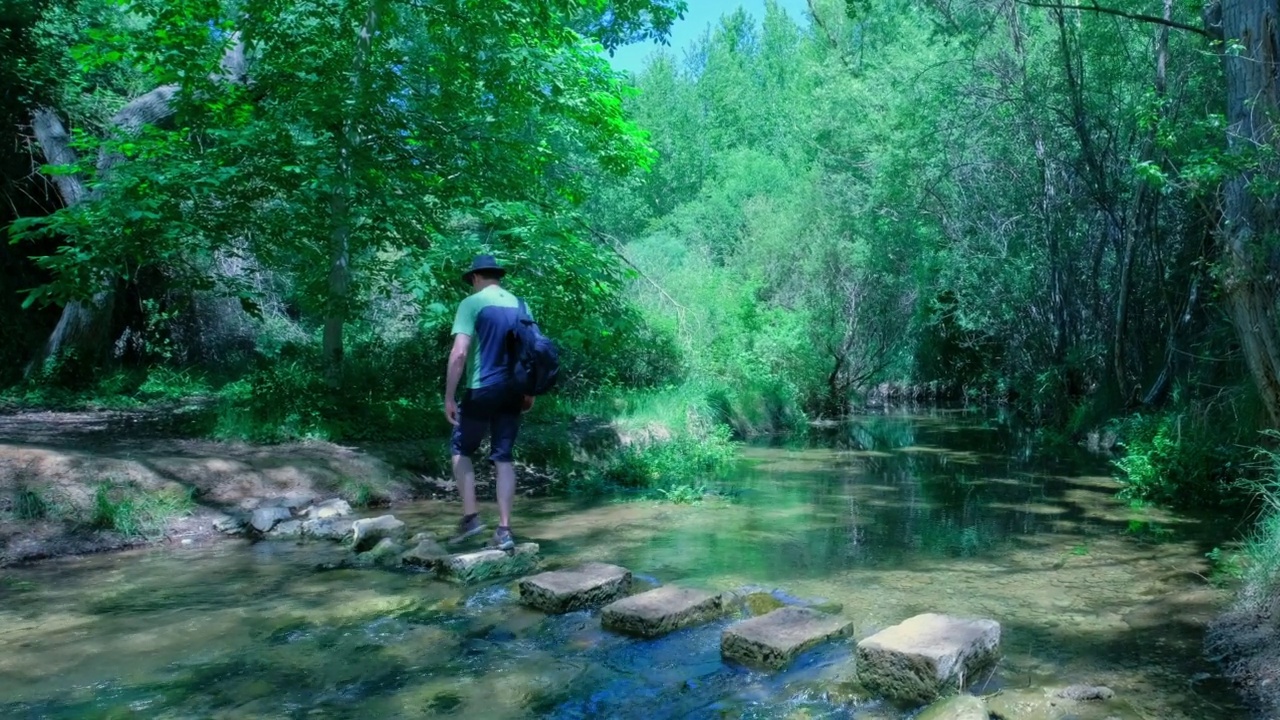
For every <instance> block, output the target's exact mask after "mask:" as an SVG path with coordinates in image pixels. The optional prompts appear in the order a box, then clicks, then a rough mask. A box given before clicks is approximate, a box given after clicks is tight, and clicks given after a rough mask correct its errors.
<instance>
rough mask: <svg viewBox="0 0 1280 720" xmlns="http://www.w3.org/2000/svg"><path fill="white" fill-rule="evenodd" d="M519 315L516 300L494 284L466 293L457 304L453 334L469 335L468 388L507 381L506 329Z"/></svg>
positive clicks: (510, 326) (473, 388)
mask: <svg viewBox="0 0 1280 720" xmlns="http://www.w3.org/2000/svg"><path fill="white" fill-rule="evenodd" d="M525 309H526V311H528V308H527V307H526V308H525ZM519 317H520V300H519V299H518V298H517V297H516V296H515V295H512V294H511V293H509V292H507V291H506V290H504V289H502V288H501V287H499V286H497V285H490V286H488V287H486V288H484V289H483V290H481V291H479V292H477V293H474V294H472V295H470V296H468V297H467V299H465V300H463V301H462V303H461V304H460V305H458V314H457V315H455V316H454V318H453V334H454V335H470V336H471V349H470V350H469V351H468V352H467V375H466V377H467V387H468V388H470V389H472V390H475V389H477V388H482V387H489V386H491V385H498V384H501V383H505V382H506V381H507V378H508V375H509V373H510V370H508V368H507V365H508V361H507V360H508V359H507V331H508V330H512V329H514V328H515V327H516V323H517V322H518V320H519Z"/></svg>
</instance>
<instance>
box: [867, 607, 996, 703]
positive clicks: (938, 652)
mask: <svg viewBox="0 0 1280 720" xmlns="http://www.w3.org/2000/svg"><path fill="white" fill-rule="evenodd" d="M999 653H1000V623H998V622H996V621H995V620H985V619H973V618H959V617H953V616H949V615H939V614H937V613H925V614H923V615H916V616H915V617H913V618H910V619H909V620H906V621H905V622H902V623H899V624H897V625H894V626H893V627H890V628H886V629H884V630H881V631H880V632H878V633H876V634H875V635H872V636H871V637H869V638H866V639H864V640H862V641H861V642H859V643H858V660H857V662H858V680H859V681H860V682H861V683H862V685H863V686H864V687H866V688H867V690H869V691H871V692H872V693H875V694H877V695H880V696H883V697H887V698H889V699H891V700H895V701H900V702H914V703H927V702H931V701H933V700H935V699H937V698H938V696H939V695H941V694H942V693H943V692H944V691H945V690H948V689H951V688H963V687H966V686H967V685H968V684H969V683H970V682H971V681H972V680H974V679H975V678H976V677H977V675H979V674H980V673H981V672H982V671H984V670H986V669H988V668H990V667H991V666H992V665H994V664H995V662H996V660H998V659H999Z"/></svg>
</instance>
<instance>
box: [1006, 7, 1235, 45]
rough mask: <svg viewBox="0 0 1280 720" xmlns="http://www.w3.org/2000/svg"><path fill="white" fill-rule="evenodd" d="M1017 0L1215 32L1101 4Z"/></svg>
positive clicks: (1189, 30) (1055, 8)
mask: <svg viewBox="0 0 1280 720" xmlns="http://www.w3.org/2000/svg"><path fill="white" fill-rule="evenodd" d="M1016 1H1017V2H1018V4H1020V5H1026V6H1027V7H1035V8H1048V9H1050V10H1087V11H1089V12H1096V13H1102V14H1103V15H1115V16H1117V17H1122V18H1126V19H1129V20H1137V21H1139V22H1145V23H1152V24H1155V25H1164V26H1166V27H1171V28H1177V29H1178V30H1186V31H1188V32H1193V33H1195V34H1197V35H1203V36H1205V37H1207V38H1212V37H1213V34H1212V33H1210V32H1209V31H1208V30H1205V29H1204V28H1199V27H1196V26H1195V25H1187V24H1186V23H1180V22H1178V21H1176V20H1165V19H1164V18H1162V17H1156V16H1155V15H1143V14H1141V13H1131V12H1125V11H1124V10H1117V9H1115V8H1106V7H1102V6H1100V5H1062V4H1059V3H1038V2H1029V0H1016Z"/></svg>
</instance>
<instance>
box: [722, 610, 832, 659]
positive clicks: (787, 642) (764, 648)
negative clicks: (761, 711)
mask: <svg viewBox="0 0 1280 720" xmlns="http://www.w3.org/2000/svg"><path fill="white" fill-rule="evenodd" d="M851 632H853V623H852V622H849V621H848V620H845V619H843V618H840V617H837V616H835V615H828V614H827V613H824V612H819V611H817V610H813V609H810V608H800V607H784V608H781V609H778V610H774V611H773V612H771V613H769V614H767V615H761V616H759V617H753V618H751V619H750V620H743V621H742V622H740V623H736V624H734V625H731V626H729V627H728V628H726V629H725V631H724V633H722V634H721V635H720V654H721V655H723V656H724V657H726V658H728V659H730V660H736V661H738V662H740V663H742V664H744V665H756V666H763V667H766V668H771V669H778V668H781V667H783V666H785V665H787V663H790V662H791V661H792V660H794V659H795V658H796V656H797V655H799V654H800V653H802V652H804V651H806V650H809V649H810V648H813V647H816V646H818V645H820V644H822V643H824V642H826V641H828V640H831V639H832V638H837V637H844V636H846V635H849V634H850V633H851Z"/></svg>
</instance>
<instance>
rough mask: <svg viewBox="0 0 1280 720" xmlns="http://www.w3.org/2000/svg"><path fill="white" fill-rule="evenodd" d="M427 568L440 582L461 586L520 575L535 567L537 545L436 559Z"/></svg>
mask: <svg viewBox="0 0 1280 720" xmlns="http://www.w3.org/2000/svg"><path fill="white" fill-rule="evenodd" d="M406 560H407V557H406ZM431 565H432V567H434V568H435V571H436V575H437V576H439V577H440V578H442V579H444V580H448V581H450V582H455V583H459V584H464V585H465V584H468V583H476V582H483V581H485V580H492V579H494V578H501V577H510V576H512V575H523V574H524V573H528V572H532V571H533V570H535V569H537V567H538V544H537V543H521V544H519V545H517V546H515V547H514V548H512V549H511V550H510V551H505V550H493V549H491V550H481V551H479V552H472V553H462V554H459V555H449V556H446V557H443V558H437V559H436V560H434V561H433V562H432V564H431Z"/></svg>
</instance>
